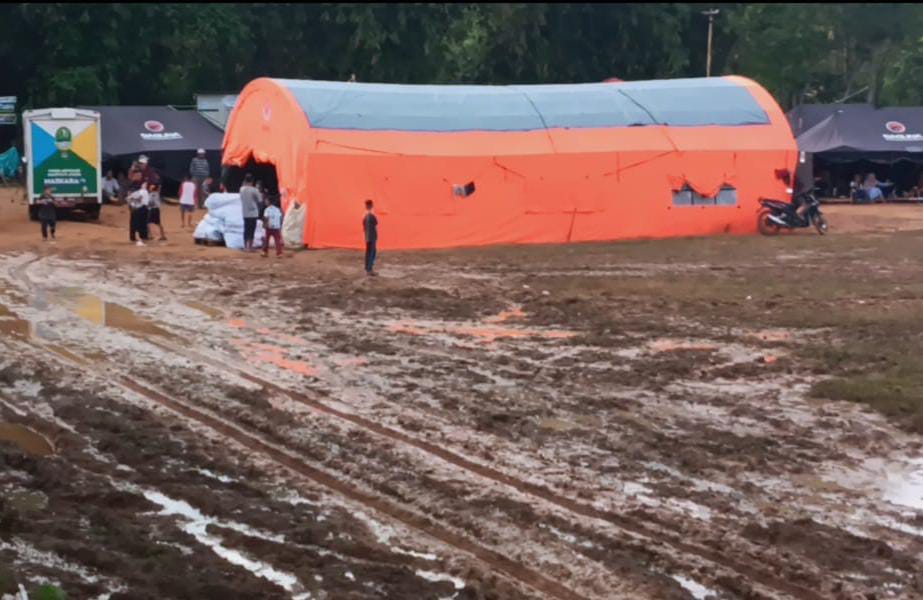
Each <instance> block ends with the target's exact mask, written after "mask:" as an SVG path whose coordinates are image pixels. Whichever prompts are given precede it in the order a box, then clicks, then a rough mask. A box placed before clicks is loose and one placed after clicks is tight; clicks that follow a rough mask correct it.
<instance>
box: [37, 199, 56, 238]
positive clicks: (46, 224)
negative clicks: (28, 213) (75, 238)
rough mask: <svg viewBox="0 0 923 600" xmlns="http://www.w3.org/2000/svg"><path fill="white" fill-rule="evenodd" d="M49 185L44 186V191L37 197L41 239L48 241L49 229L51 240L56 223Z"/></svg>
mask: <svg viewBox="0 0 923 600" xmlns="http://www.w3.org/2000/svg"><path fill="white" fill-rule="evenodd" d="M53 189H54V188H52V187H51V186H47V185H46V186H45V191H44V193H43V194H42V195H41V197H39V199H38V219H39V221H41V222H42V240H43V241H46V242H47V241H48V232H49V231H51V240H52V241H54V230H55V225H56V223H57V219H56V211H55V206H54V196H53V195H52V193H51V192H52V190H53Z"/></svg>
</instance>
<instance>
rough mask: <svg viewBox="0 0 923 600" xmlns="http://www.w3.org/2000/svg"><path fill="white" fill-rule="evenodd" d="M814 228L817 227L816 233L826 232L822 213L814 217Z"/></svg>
mask: <svg viewBox="0 0 923 600" xmlns="http://www.w3.org/2000/svg"><path fill="white" fill-rule="evenodd" d="M814 228H815V229H817V233H819V234H821V235H824V234H826V233H827V219H826V218H825V217H824V215H817V216H816V217H814Z"/></svg>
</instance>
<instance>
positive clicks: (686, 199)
mask: <svg viewBox="0 0 923 600" xmlns="http://www.w3.org/2000/svg"><path fill="white" fill-rule="evenodd" d="M673 206H737V190H736V189H734V188H733V187H731V186H727V185H726V186H724V187H723V188H721V191H719V192H718V195H717V196H716V197H715V198H707V197H705V196H703V195H701V194H699V193H698V192H696V191H695V190H693V189H691V188H689V187H688V186H686V187H684V188H683V189H681V190H678V191H675V192H673Z"/></svg>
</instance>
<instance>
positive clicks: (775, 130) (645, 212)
mask: <svg viewBox="0 0 923 600" xmlns="http://www.w3.org/2000/svg"><path fill="white" fill-rule="evenodd" d="M251 160H252V161H254V162H257V163H271V164H272V165H274V166H275V169H276V174H277V178H278V184H279V189H280V192H281V193H282V196H283V208H284V209H287V208H288V205H289V204H290V203H291V202H292V200H293V199H297V200H298V201H300V202H303V203H306V204H307V207H308V210H307V219H306V222H305V238H304V239H305V243H306V244H307V245H308V246H310V247H314V248H329V247H340V248H361V247H363V236H362V228H361V218H362V214H363V212H364V207H363V203H364V200H365V199H366V198H371V199H373V200H374V201H375V205H376V209H377V211H378V215H379V221H380V237H379V245H380V247H381V248H384V249H389V248H444V247H453V246H475V245H486V244H505V243H562V242H577V241H591V240H615V239H626V238H639V237H670V236H690V235H708V234H716V233H723V232H730V233H752V232H755V230H756V222H757V219H756V213H757V209H758V202H757V200H758V198H760V197H772V198H777V199H783V198H787V197H788V194H787V190H786V188H787V187H788V186H789V185H790V182H789V178H790V174H791V173H793V172H794V168H795V164H796V160H797V147H796V144H795V140H794V138H793V137H792V132H791V128H790V127H789V124H788V121H787V120H786V118H785V115H784V114H783V113H782V111H781V110H780V109H779V106H778V105H777V104H776V102H775V101H774V100H773V98H772V96H770V94H769V93H767V92H766V90H764V89H763V88H762V87H760V86H759V85H758V84H757V83H755V82H753V81H750V80H748V79H745V78H742V77H715V78H708V79H675V80H663V81H635V82H611V83H591V84H574V85H529V86H464V85H451V86H450V85H446V86H436V85H392V84H365V83H346V82H343V83H341V82H326V81H295V80H284V79H269V78H261V79H256V80H254V81H252V82H251V83H250V84H248V85H247V86H246V87H245V88H244V89H243V91H242V92H241V94H240V97H239V99H238V102H237V105H236V107H235V109H234V111H233V113H232V114H231V117H230V120H229V122H228V126H227V131H226V134H225V138H224V158H223V161H224V164H225V165H229V166H236V167H244V166H246V165H247V164H248V163H250V161H251Z"/></svg>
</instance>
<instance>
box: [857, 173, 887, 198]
mask: <svg viewBox="0 0 923 600" xmlns="http://www.w3.org/2000/svg"><path fill="white" fill-rule="evenodd" d="M889 186H890V187H893V184H892V183H891V182H884V183H881V182H879V181H878V178H877V177H876V176H875V173H869V174H867V175H866V176H865V178H863V177H862V175H861V174H860V173H856V175H855V176H854V177H853V180H852V181H851V182H849V196H850V198H852V200H853V202H856V203H859V204H861V203H864V202H884V199H885V193H884V191H883V190H882V187H886V188H887V187H889Z"/></svg>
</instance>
